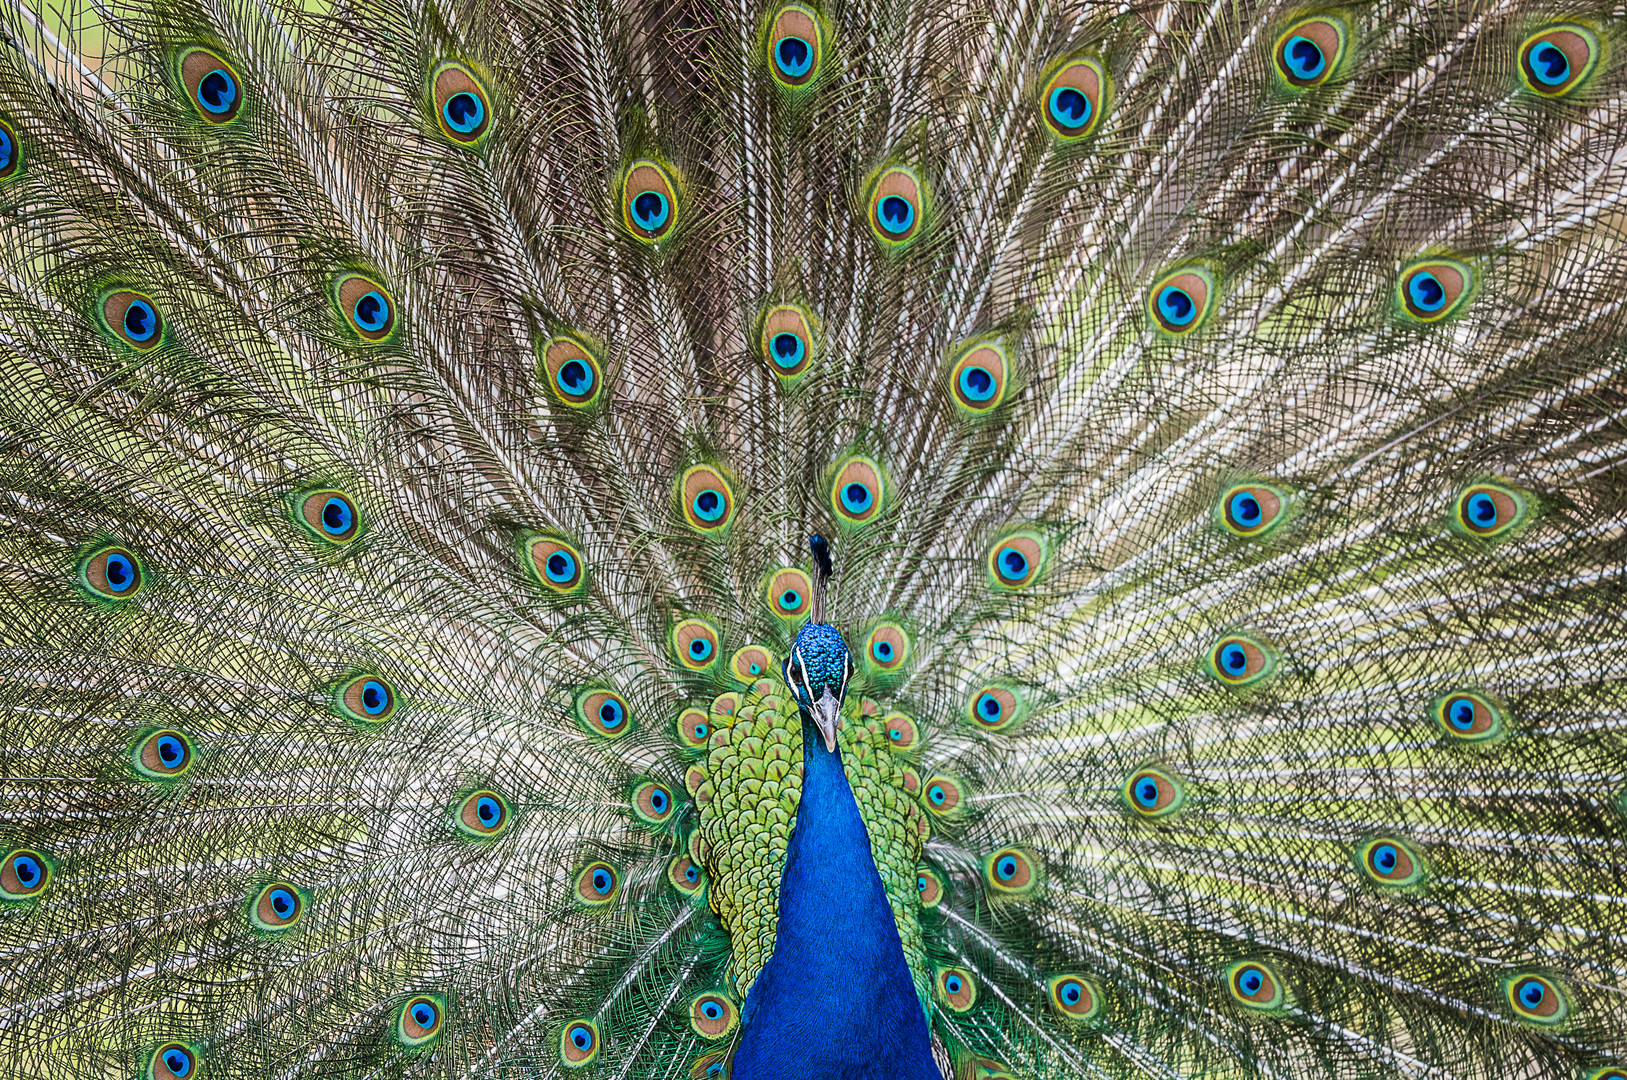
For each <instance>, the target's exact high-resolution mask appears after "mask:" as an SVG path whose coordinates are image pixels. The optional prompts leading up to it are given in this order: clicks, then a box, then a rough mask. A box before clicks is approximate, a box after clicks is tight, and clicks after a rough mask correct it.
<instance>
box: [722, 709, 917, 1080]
mask: <svg viewBox="0 0 1627 1080" xmlns="http://www.w3.org/2000/svg"><path fill="white" fill-rule="evenodd" d="M802 762H803V770H802V797H801V801H800V802H799V803H798V806H797V819H796V824H795V826H794V827H793V828H792V831H791V841H790V845H789V846H788V847H787V849H786V853H785V874H784V877H783V878H782V880H781V883H780V917H779V927H778V930H777V931H776V933H775V937H774V953H773V956H772V957H770V959H769V961H768V964H767V965H766V966H765V967H764V968H763V971H762V974H761V975H759V976H758V978H757V981H756V983H755V984H753V986H752V988H751V993H750V994H749V995H747V997H746V1004H745V1009H744V1010H743V1013H742V1018H743V1020H744V1033H743V1035H742V1037H741V1040H740V1047H739V1049H738V1050H736V1051H735V1055H734V1060H733V1062H732V1064H731V1068H730V1076H731V1078H732V1080H778V1078H781V1077H784V1078H786V1080H791V1078H795V1080H825V1078H831V1080H835V1078H837V1077H842V1078H844V1080H856V1078H862V1077H877V1078H880V1077H888V1078H889V1080H941V1074H940V1073H939V1071H938V1067H937V1064H936V1063H935V1062H934V1060H933V1057H932V1044H931V1038H930V1036H929V1035H928V1033H927V1025H926V1018H925V1016H924V1015H923V1013H922V1011H921V1003H920V999H919V998H917V997H916V995H915V982H914V980H913V979H912V978H911V976H910V969H909V965H908V963H906V962H905V960H904V947H903V945H902V943H901V942H900V940H899V937H898V926H897V924H896V923H895V922H894V921H893V912H892V908H891V907H890V906H889V905H888V903H887V893H886V891H885V890H884V889H883V888H882V885H881V876H880V875H879V874H878V873H877V872H876V864H875V860H874V859H872V858H871V855H870V837H869V834H868V833H867V832H866V831H865V827H864V819H863V817H861V816H860V814H859V807H858V804H857V802H855V801H854V798H853V791H852V789H851V788H850V787H849V786H848V782H847V775H846V773H845V772H844V771H843V769H842V755H841V750H840V749H837V750H835V751H831V750H826V749H825V744H824V741H823V740H822V739H821V738H820V737H819V732H818V729H817V728H815V727H814V725H813V723H812V722H811V721H810V720H809V719H808V718H807V717H806V716H804V717H803V721H802Z"/></svg>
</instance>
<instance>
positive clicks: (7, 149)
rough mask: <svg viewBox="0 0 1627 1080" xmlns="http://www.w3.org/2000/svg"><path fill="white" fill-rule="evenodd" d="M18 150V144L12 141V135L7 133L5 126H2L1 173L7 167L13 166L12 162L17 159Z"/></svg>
mask: <svg viewBox="0 0 1627 1080" xmlns="http://www.w3.org/2000/svg"><path fill="white" fill-rule="evenodd" d="M16 152H17V147H16V144H15V143H13V142H12V141H11V136H10V135H8V134H7V133H6V129H5V128H0V173H3V172H5V171H6V170H7V169H9V168H11V164H12V162H13V161H14V160H15V156H16Z"/></svg>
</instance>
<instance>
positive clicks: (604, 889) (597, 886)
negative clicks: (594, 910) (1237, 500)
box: [576, 862, 621, 907]
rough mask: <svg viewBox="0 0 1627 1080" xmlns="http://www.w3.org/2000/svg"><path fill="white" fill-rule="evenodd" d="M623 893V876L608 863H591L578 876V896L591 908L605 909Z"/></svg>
mask: <svg viewBox="0 0 1627 1080" xmlns="http://www.w3.org/2000/svg"><path fill="white" fill-rule="evenodd" d="M620 891H621V876H620V875H619V874H617V873H616V868H615V867H614V866H611V865H610V864H609V863H607V862H591V863H588V864H587V865H586V866H584V867H583V868H582V869H581V870H579V871H578V872H577V874H576V896H577V899H579V900H580V901H581V902H582V903H584V904H587V905H588V906H589V907H603V906H604V905H606V904H608V903H610V902H612V901H613V900H615V899H616V894H617V893H618V892H620Z"/></svg>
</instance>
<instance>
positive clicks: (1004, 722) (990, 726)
mask: <svg viewBox="0 0 1627 1080" xmlns="http://www.w3.org/2000/svg"><path fill="white" fill-rule="evenodd" d="M1020 705H1021V699H1020V698H1019V697H1018V695H1017V691H1015V690H1012V689H1011V688H1009V687H1005V686H984V687H980V688H979V689H978V690H977V691H976V692H974V693H973V694H972V697H971V701H970V703H969V708H968V715H970V717H971V720H972V726H973V727H975V728H977V729H979V730H980V731H1007V730H1009V729H1010V728H1011V727H1013V726H1014V725H1015V724H1016V723H1017V720H1018V711H1019V706H1020Z"/></svg>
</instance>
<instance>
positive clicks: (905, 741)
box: [882, 712, 920, 754]
mask: <svg viewBox="0 0 1627 1080" xmlns="http://www.w3.org/2000/svg"><path fill="white" fill-rule="evenodd" d="M882 722H883V723H884V724H886V725H887V726H886V731H887V747H888V749H890V750H897V751H898V752H899V753H901V754H907V753H909V752H910V751H911V750H914V749H915V746H916V743H917V742H919V741H920V732H919V731H918V730H917V729H916V726H915V721H914V720H911V719H910V718H909V717H907V716H905V715H904V714H903V713H901V712H891V713H888V714H887V715H886V716H885V717H883V718H882Z"/></svg>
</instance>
